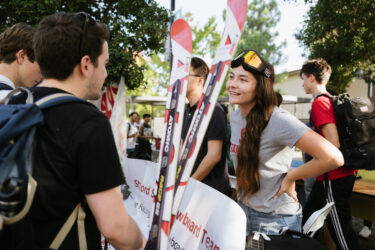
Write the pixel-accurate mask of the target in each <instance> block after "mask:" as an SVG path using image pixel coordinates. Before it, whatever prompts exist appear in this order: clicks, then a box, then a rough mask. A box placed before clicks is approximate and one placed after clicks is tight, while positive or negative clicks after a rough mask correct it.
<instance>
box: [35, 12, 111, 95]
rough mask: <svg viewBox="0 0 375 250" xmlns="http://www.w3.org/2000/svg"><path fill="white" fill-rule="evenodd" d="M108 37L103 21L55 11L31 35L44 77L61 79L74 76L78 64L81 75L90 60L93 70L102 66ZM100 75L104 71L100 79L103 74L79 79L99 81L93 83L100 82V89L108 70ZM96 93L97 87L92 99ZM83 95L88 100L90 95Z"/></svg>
mask: <svg viewBox="0 0 375 250" xmlns="http://www.w3.org/2000/svg"><path fill="white" fill-rule="evenodd" d="M108 40H109V32H108V29H107V27H106V26H105V25H104V24H103V23H98V22H95V20H94V19H92V18H91V17H90V16H89V15H88V14H87V13H84V12H79V13H67V12H57V13H55V14H52V15H50V16H47V17H45V18H43V20H42V21H41V22H40V23H39V25H38V28H37V30H36V32H35V36H34V51H35V58H36V60H37V61H38V63H39V65H40V70H41V72H42V75H43V77H44V78H45V79H46V80H48V79H53V80H56V81H60V82H64V81H65V80H67V79H68V78H69V77H71V76H73V75H74V72H75V71H74V70H75V69H76V67H77V66H79V67H78V69H80V72H81V76H83V75H84V73H83V72H82V71H84V70H85V67H86V66H85V64H84V63H85V62H86V63H87V62H88V61H89V63H90V64H92V65H93V66H94V68H95V69H99V70H100V69H101V68H103V65H101V64H102V62H101V60H100V58H101V56H102V55H103V54H105V53H106V56H107V57H108V47H107V42H108ZM104 45H106V46H104ZM104 50H106V51H104ZM105 60H108V59H105ZM104 70H105V64H104ZM101 74H102V75H103V74H105V76H102V75H100V78H103V77H104V78H103V79H98V80H96V79H94V78H97V77H98V75H95V77H93V76H94V75H89V76H86V75H85V76H83V78H79V79H84V80H87V79H86V78H90V77H91V78H93V79H88V80H89V82H90V85H92V84H94V82H93V81H95V80H96V81H102V82H98V83H96V84H97V85H100V86H97V87H100V88H101V85H102V84H103V83H104V79H105V77H106V76H107V73H106V71H105V72H102V73H101ZM75 87H77V88H82V86H80V84H76V85H75ZM99 90H100V89H99ZM96 92H97V90H96V91H95V94H94V98H92V99H95V98H97V97H98V93H96ZM81 97H82V96H81ZM83 97H84V98H86V99H91V97H92V96H83Z"/></svg>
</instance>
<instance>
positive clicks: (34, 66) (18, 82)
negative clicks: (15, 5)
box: [0, 23, 42, 100]
mask: <svg viewBox="0 0 375 250" xmlns="http://www.w3.org/2000/svg"><path fill="white" fill-rule="evenodd" d="M34 32H35V29H34V28H33V27H32V26H30V25H28V24H25V23H17V24H15V25H13V26H12V27H10V28H8V29H6V30H5V31H4V32H3V33H1V34H0V100H1V99H2V98H4V97H5V96H6V95H7V94H8V93H9V92H10V91H11V90H12V89H14V88H17V87H26V88H29V87H32V86H34V85H35V84H37V83H38V82H40V80H41V78H42V77H41V74H40V70H39V65H38V63H37V62H36V61H35V56H34V50H33V35H34Z"/></svg>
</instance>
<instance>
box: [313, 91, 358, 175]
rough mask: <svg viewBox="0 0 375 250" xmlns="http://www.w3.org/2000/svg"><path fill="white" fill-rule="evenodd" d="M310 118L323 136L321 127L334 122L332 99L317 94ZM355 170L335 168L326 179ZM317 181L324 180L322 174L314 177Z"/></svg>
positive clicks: (349, 173) (348, 173)
mask: <svg viewBox="0 0 375 250" xmlns="http://www.w3.org/2000/svg"><path fill="white" fill-rule="evenodd" d="M311 114H312V119H313V121H314V124H315V127H316V128H317V129H318V131H319V134H320V135H321V136H324V135H323V133H322V130H321V127H322V126H323V125H325V124H328V123H334V124H336V119H335V113H334V110H333V106H332V101H331V99H330V98H328V97H326V96H319V97H318V98H316V99H315V100H314V102H313V103H312V107H311ZM356 171H357V170H351V169H345V168H342V167H340V168H336V169H334V170H332V171H329V172H328V179H329V180H335V179H339V178H342V177H345V176H348V175H352V174H354V172H356ZM316 179H317V180H318V181H323V180H324V175H320V176H318V177H316Z"/></svg>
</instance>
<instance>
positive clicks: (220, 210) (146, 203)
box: [103, 157, 246, 250]
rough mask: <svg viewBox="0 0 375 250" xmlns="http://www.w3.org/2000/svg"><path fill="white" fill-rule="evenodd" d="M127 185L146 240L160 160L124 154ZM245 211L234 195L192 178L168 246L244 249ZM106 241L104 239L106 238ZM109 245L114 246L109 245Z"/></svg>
mask: <svg viewBox="0 0 375 250" xmlns="http://www.w3.org/2000/svg"><path fill="white" fill-rule="evenodd" d="M123 170H124V174H125V178H126V182H127V184H128V186H125V187H124V186H123V187H122V188H121V189H122V190H121V191H122V194H123V198H124V204H125V206H126V209H127V211H128V213H129V215H130V216H131V217H132V218H133V219H134V220H135V222H136V223H137V225H138V227H139V228H140V230H141V231H142V233H143V235H144V237H145V238H146V240H147V239H148V236H149V231H150V227H151V220H152V211H151V210H152V207H153V195H155V190H156V183H155V175H156V170H157V164H156V163H154V162H151V161H144V160H138V159H128V158H125V157H124V161H123ZM245 243H246V215H245V213H244V212H243V210H242V209H241V207H240V206H238V205H237V203H236V202H234V201H233V200H232V199H230V198H228V197H227V196H225V195H223V194H222V193H220V192H218V191H216V190H215V189H213V188H211V187H209V186H207V185H205V184H203V183H201V182H199V181H196V180H194V179H191V178H190V179H189V181H188V184H187V187H186V189H185V193H184V196H183V197H182V201H181V205H180V207H179V209H178V212H177V216H176V218H175V220H174V224H173V227H172V229H171V232H170V236H169V239H168V249H173V250H174V249H176V250H177V249H179V250H182V249H184V250H189V249H192V250H196V249H205V250H206V249H211V250H214V249H215V250H219V249H230V250H236V249H240V250H243V249H245ZM103 244H104V241H103ZM108 249H114V248H113V247H112V246H109V248H108Z"/></svg>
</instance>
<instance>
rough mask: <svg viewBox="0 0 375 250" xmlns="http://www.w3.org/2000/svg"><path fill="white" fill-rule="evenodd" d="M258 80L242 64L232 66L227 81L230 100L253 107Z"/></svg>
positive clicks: (232, 102)
mask: <svg viewBox="0 0 375 250" xmlns="http://www.w3.org/2000/svg"><path fill="white" fill-rule="evenodd" d="M256 87H257V80H256V78H255V77H254V75H253V74H252V73H250V72H249V71H246V70H244V68H243V67H242V65H240V66H238V67H236V68H232V70H231V72H230V75H229V80H228V82H227V86H226V88H227V91H228V96H229V102H230V103H231V104H238V105H240V107H241V106H242V107H252V106H253V105H254V104H255V95H256V93H255V90H256Z"/></svg>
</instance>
